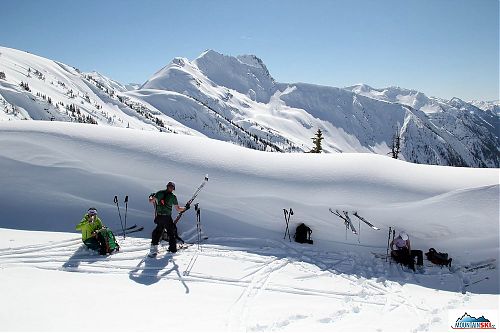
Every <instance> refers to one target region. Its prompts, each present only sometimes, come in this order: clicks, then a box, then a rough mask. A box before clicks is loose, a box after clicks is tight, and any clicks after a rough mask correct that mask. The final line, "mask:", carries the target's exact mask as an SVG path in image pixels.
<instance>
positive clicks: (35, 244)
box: [0, 121, 500, 332]
mask: <svg viewBox="0 0 500 333" xmlns="http://www.w3.org/2000/svg"><path fill="white" fill-rule="evenodd" d="M0 170H2V173H0V189H2V190H1V191H0V210H1V212H2V214H1V215H0V294H1V295H2V302H0V322H1V323H2V324H1V327H2V329H4V330H7V331H33V330H35V331H61V330H63V331H75V330H79V331H94V330H96V329H97V330H99V331H161V332H164V331H165V328H166V326H168V330H170V331H203V332H205V331H211V332H223V331H229V332H269V331H275V330H280V331H290V332H298V331H300V332H333V331H351V332H352V331H363V332H366V331H374V330H377V331H393V330H395V328H396V330H398V331H412V332H420V331H424V330H429V331H446V330H449V329H450V325H452V324H453V323H454V321H455V320H456V319H457V318H459V316H461V315H463V313H464V312H465V311H468V313H471V314H473V315H475V316H480V315H485V316H487V318H488V319H490V320H492V321H494V322H495V323H498V320H497V318H498V317H491V315H490V313H489V312H488V313H485V312H480V313H476V312H471V311H472V309H486V310H490V311H492V312H493V313H494V314H496V315H495V316H497V315H498V297H499V296H498V295H499V286H500V284H499V278H500V275H499V270H498V260H499V257H498V256H499V242H498V234H499V224H498V193H499V183H498V181H499V180H498V170H497V169H479V168H452V167H438V166H430V165H418V164H412V163H407V162H404V161H398V160H394V159H391V158H386V157H383V156H379V155H376V154H299V153H292V154H280V153H273V152H261V151H256V150H250V149H245V148H242V147H238V146H236V145H232V144H229V143H226V142H221V141H218V140H213V139H209V138H206V137H196V136H187V135H174V134H171V133H159V132H157V131H140V130H134V129H125V128H114V127H105V126H93V125H90V124H75V123H65V122H42V121H31V122H29V121H11V122H1V123H0ZM206 173H208V174H209V178H210V180H209V182H208V183H207V186H206V188H205V189H204V190H203V191H202V192H201V193H200V195H199V196H198V198H197V200H196V202H199V203H200V207H201V226H202V230H203V235H206V236H208V239H206V240H205V241H204V242H203V243H202V249H198V248H197V247H196V245H194V246H191V247H189V248H188V249H186V250H181V251H179V252H177V253H176V254H169V253H166V249H165V247H163V246H161V252H160V255H159V256H158V257H157V258H155V259H151V258H148V257H147V256H146V254H147V252H148V249H149V246H150V237H151V231H152V229H153V228H154V224H153V222H152V220H153V211H152V206H151V205H150V204H149V203H148V200H147V197H148V195H149V193H151V192H152V191H155V190H159V189H162V188H164V187H165V183H166V182H167V181H168V180H174V181H175V182H176V184H177V186H176V195H177V197H178V199H179V203H184V202H186V200H188V199H189V198H190V196H191V195H192V193H193V191H194V189H195V188H196V187H197V186H198V185H199V183H200V182H201V181H202V179H203V177H204V176H205V174H206ZM115 195H118V199H119V205H120V208H121V209H122V210H121V217H122V218H123V219H124V209H123V208H124V203H123V199H124V197H125V195H128V196H129V203H128V225H131V224H138V225H142V226H144V230H143V231H142V232H141V233H135V234H133V236H134V237H128V236H127V238H126V239H123V237H118V242H119V243H120V246H121V249H120V252H118V253H115V254H113V255H111V256H98V255H97V254H95V253H92V252H90V251H88V250H86V249H85V248H84V246H83V245H82V241H81V237H80V235H79V234H76V233H75V225H76V224H77V223H78V222H79V221H80V219H81V218H82V215H83V214H84V213H85V212H86V210H87V209H88V207H96V208H97V209H98V212H99V216H100V217H101V218H102V220H103V223H105V225H107V226H108V227H110V228H112V229H115V230H120V224H121V223H120V219H119V216H118V212H117V206H116V205H115V204H114V202H113V197H114V196H115ZM289 207H293V210H294V212H295V214H294V215H293V216H292V217H291V220H290V231H291V235H292V236H293V234H294V231H295V228H296V227H297V226H298V224H299V223H302V222H303V223H306V224H307V225H308V226H309V227H310V228H311V229H312V230H313V233H312V239H313V240H314V244H312V245H310V244H298V243H295V242H293V241H292V242H290V241H289V239H288V237H286V239H284V237H283V236H284V234H283V233H284V231H285V222H284V218H283V208H289ZM328 208H332V209H339V210H346V211H349V212H353V211H358V212H359V213H360V215H361V216H364V217H365V218H367V219H368V220H369V221H371V222H372V223H374V224H375V225H376V226H378V227H379V228H381V230H378V231H376V230H373V229H371V228H368V227H367V226H366V225H364V224H363V223H362V222H359V221H356V222H359V223H360V224H358V223H356V222H354V225H355V227H356V229H357V230H359V231H360V232H359V233H358V235H354V234H353V233H351V232H349V233H347V232H346V228H345V225H344V223H343V222H342V220H340V219H339V218H337V217H336V216H334V215H332V214H331V213H330V212H329V209H328ZM351 216H352V215H351ZM353 221H355V217H353ZM389 227H395V228H396V230H397V232H399V231H401V230H405V231H406V232H407V233H408V234H409V235H410V237H411V244H412V249H420V250H424V251H426V250H427V249H429V248H430V247H434V248H436V249H437V250H438V251H443V252H447V253H449V254H450V257H452V258H453V265H452V269H451V270H450V269H448V268H446V267H443V268H442V267H439V266H436V265H433V264H431V263H430V262H429V261H427V260H425V262H424V264H425V267H424V268H423V270H422V271H418V272H417V273H413V272H412V271H409V270H407V269H406V268H402V267H401V266H400V265H397V264H395V263H391V262H390V261H386V260H385V255H386V246H387V237H388V236H387V230H388V228H389ZM178 228H179V233H180V236H181V237H182V238H183V239H185V240H186V241H187V242H194V241H196V239H197V231H196V230H197V229H196V214H195V212H194V210H193V209H191V210H189V211H187V212H186V213H185V214H184V216H183V218H182V219H181V220H180V222H179V224H178ZM34 281H35V282H36V283H35V284H34ZM103 295H104V296H105V299H107V300H111V301H110V302H112V304H111V305H110V306H108V307H107V308H106V315H105V319H106V320H100V321H99V322H96V321H94V320H90V321H89V320H83V321H82V320H81V316H82V313H88V311H89V309H94V308H95V307H96V303H97V301H96V300H99V299H102V298H103V297H104V296H103ZM54 296H56V297H54ZM27 299H28V300H29V302H28V301H27ZM172 304H175V306H172ZM207 304H208V305H209V306H207ZM68 305H69V306H68ZM166 308H168V324H167V323H166V321H165V320H150V319H151V318H164V317H165V309H166ZM187 309H188V312H187ZM454 310H457V312H458V313H455V312H451V314H450V311H454ZM187 313H189V314H190V315H189V316H188V317H186V314H187ZM54 314H57V316H56V317H54ZM54 318H55V319H54ZM186 318H189V319H192V318H196V319H197V320H187V319H186Z"/></svg>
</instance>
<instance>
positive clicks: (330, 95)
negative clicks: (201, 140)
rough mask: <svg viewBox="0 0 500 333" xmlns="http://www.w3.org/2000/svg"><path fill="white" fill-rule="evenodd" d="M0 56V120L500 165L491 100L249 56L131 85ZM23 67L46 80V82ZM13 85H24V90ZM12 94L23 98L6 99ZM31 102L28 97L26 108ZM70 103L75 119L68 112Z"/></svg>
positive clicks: (15, 55) (22, 56)
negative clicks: (280, 66) (319, 139)
mask: <svg viewBox="0 0 500 333" xmlns="http://www.w3.org/2000/svg"><path fill="white" fill-rule="evenodd" d="M0 52H1V53H2V55H0V71H4V72H5V74H6V80H3V81H2V80H0V87H1V89H2V90H0V96H3V98H4V101H3V104H4V111H5V112H4V113H5V114H1V113H0V116H1V117H2V118H0V119H16V118H17V119H24V118H27V119H51V118H52V119H56V120H64V121H88V122H97V123H98V124H105V125H112V126H119V127H131V128H139V129H147V130H156V131H159V130H161V131H166V132H175V133H184V134H190V135H198V136H200V135H201V136H207V137H210V138H214V139H218V140H222V141H228V142H232V143H235V144H237V145H241V146H245V147H249V148H253V149H258V150H269V151H282V152H304V151H309V150H310V149H311V148H312V140H311V138H312V137H313V135H314V133H315V132H316V131H317V129H318V128H319V129H321V130H322V131H323V135H324V137H325V139H324V141H323V148H324V151H325V152H364V153H376V154H381V155H387V154H388V153H389V151H390V147H391V145H392V142H393V140H394V137H395V135H396V133H397V134H398V135H399V137H400V138H401V153H400V159H403V160H407V161H411V162H416V163H424V164H437V165H452V166H470V167H499V166H500V152H499V147H500V139H499V137H498V133H499V129H500V125H499V118H498V109H495V107H492V106H491V104H485V103H482V102H475V103H466V102H464V101H461V100H459V99H457V98H454V99H452V100H450V101H446V100H442V99H437V98H432V97H431V98H429V97H427V96H425V95H424V94H422V93H420V92H417V91H412V90H406V89H401V88H394V87H391V88H387V89H374V88H371V87H369V86H366V85H357V86H353V87H348V88H334V87H326V86H318V85H313V84H304V83H278V82H276V80H274V79H273V77H272V76H271V74H270V73H269V71H268V69H267V67H266V66H265V65H264V63H263V61H262V60H261V59H259V58H258V57H256V56H252V55H244V56H238V57H232V56H227V55H223V54H220V53H218V52H215V51H213V50H208V51H206V52H204V53H203V54H201V55H200V56H199V57H198V58H196V59H195V60H193V61H189V60H188V59H186V58H175V59H173V60H172V62H171V63H170V64H168V65H167V66H165V67H164V68H162V69H161V70H159V71H158V72H157V73H155V74H154V75H153V76H152V77H151V78H150V79H148V80H147V81H146V82H145V83H144V84H143V85H142V86H140V87H139V89H133V90H131V89H130V88H131V87H130V86H124V85H122V84H120V83H118V82H116V81H113V80H111V79H109V78H106V77H105V76H103V75H101V74H99V73H95V72H93V73H88V74H81V73H79V72H78V71H77V70H75V69H74V68H71V67H69V66H66V65H63V64H60V63H56V62H53V61H50V60H47V59H43V58H40V57H36V56H33V55H30V54H27V53H24V52H21V51H16V50H12V49H7V48H1V49H0ZM42 60H43V61H42ZM21 68H22V70H20V69H21ZM61 68H64V69H65V72H63V74H64V76H65V80H66V81H64V80H62V81H61V82H63V83H64V82H66V83H65V84H68V85H70V83H69V82H72V80H75V82H74V83H71V88H68V87H66V88H65V87H64V86H62V85H60V84H58V83H57V82H58V81H60V80H59V79H58V75H61ZM4 69H5V70H4ZM30 69H31V71H34V70H36V71H37V72H38V73H43V74H42V75H45V76H47V75H48V76H50V77H51V79H50V83H49V82H47V80H43V79H42V78H41V77H40V76H37V75H33V74H31V72H29V71H30ZM49 73H50V74H49ZM56 79H57V80H56ZM21 81H22V82H27V83H28V85H29V87H30V89H31V90H32V92H31V93H30V92H28V91H26V90H25V89H24V88H22V87H21V86H20V83H21ZM54 82H56V83H55V84H54ZM14 91H15V93H16V96H18V97H19V96H24V98H14V96H13V92H14ZM37 94H41V95H42V97H41V98H40V97H38V96H37ZM54 94H55V95H54ZM44 96H46V98H48V97H51V100H52V101H54V100H55V101H57V102H56V103H53V102H52V104H55V105H56V107H54V105H50V103H49V105H47V102H46V101H45V100H44V99H43V97H44ZM26 97H28V98H26ZM30 99H31V100H32V102H34V103H28V104H26V103H27V101H26V100H30ZM33 99H34V100H33ZM75 99H76V100H75ZM89 100H90V102H89ZM75 101H76V102H77V103H76V104H75ZM44 103H45V104H44ZM58 103H59V106H57V105H58ZM60 103H62V104H60ZM72 105H73V106H72ZM74 107H78V109H77V111H79V112H80V115H81V116H80V115H79V114H78V113H76V114H75V112H73V111H72V109H73V108H74ZM497 107H498V105H497ZM68 108H71V109H70V110H67V109H68ZM101 108H103V109H101ZM13 109H15V110H17V111H13ZM0 110H1V109H0ZM27 110H29V112H28V111H27Z"/></svg>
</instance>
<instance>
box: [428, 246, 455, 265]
mask: <svg viewBox="0 0 500 333" xmlns="http://www.w3.org/2000/svg"><path fill="white" fill-rule="evenodd" d="M425 256H426V257H427V260H429V261H430V262H432V263H433V264H436V265H441V266H451V261H452V260H453V259H451V258H449V259H448V253H443V252H437V251H436V249H435V248H433V247H431V248H430V249H429V252H427V253H426V254H425Z"/></svg>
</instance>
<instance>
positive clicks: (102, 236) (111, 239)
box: [97, 228, 120, 255]
mask: <svg viewBox="0 0 500 333" xmlns="http://www.w3.org/2000/svg"><path fill="white" fill-rule="evenodd" d="M97 240H98V242H99V245H100V248H99V254H101V255H104V254H107V253H111V252H114V251H120V245H118V242H117V241H116V238H115V235H114V234H113V232H112V231H111V230H109V229H108V228H102V229H101V230H99V231H98V233H97Z"/></svg>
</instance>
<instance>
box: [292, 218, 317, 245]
mask: <svg viewBox="0 0 500 333" xmlns="http://www.w3.org/2000/svg"><path fill="white" fill-rule="evenodd" d="M311 233H312V230H311V228H309V227H308V226H307V225H305V224H304V223H301V224H300V225H299V226H298V227H297V229H296V230H295V235H294V236H293V238H294V239H295V241H296V242H297V243H309V244H312V243H313V241H312V239H311Z"/></svg>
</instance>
